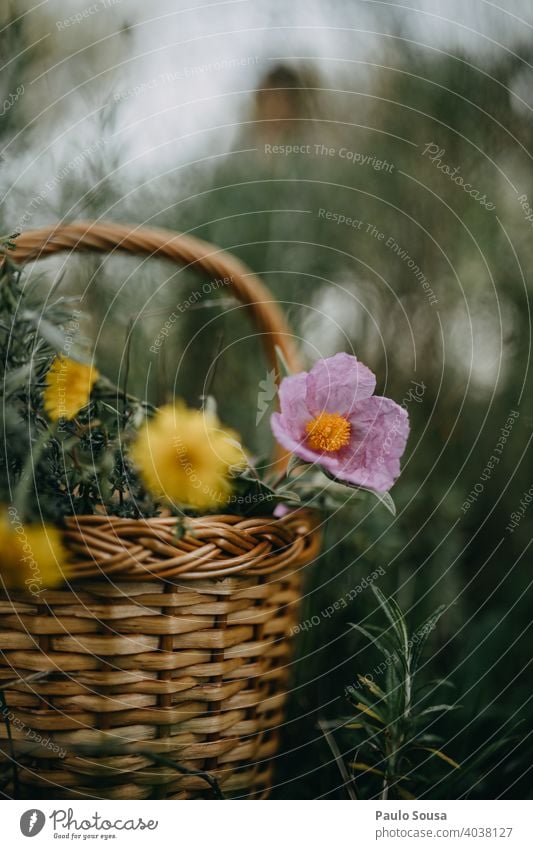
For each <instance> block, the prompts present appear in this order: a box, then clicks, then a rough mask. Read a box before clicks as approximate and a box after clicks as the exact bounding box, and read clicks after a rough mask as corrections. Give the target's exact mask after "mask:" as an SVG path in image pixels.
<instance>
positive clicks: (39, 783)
mask: <svg viewBox="0 0 533 849" xmlns="http://www.w3.org/2000/svg"><path fill="white" fill-rule="evenodd" d="M13 248H15V249H14V250H13ZM67 249H92V250H97V251H110V250H114V249H118V250H128V251H130V252H134V253H144V254H147V255H153V254H157V255H159V256H161V257H167V258H169V259H171V260H174V261H176V262H181V263H185V264H187V265H191V266H192V267H193V268H194V270H196V271H198V272H199V273H202V274H204V275H205V274H208V275H211V276H213V275H214V274H220V275H222V276H225V277H228V279H230V280H231V283H232V287H233V291H234V293H235V295H236V296H237V297H238V298H239V299H240V300H241V301H242V302H243V303H244V304H245V306H246V307H247V309H248V311H249V313H250V315H251V317H252V319H253V320H254V321H255V323H256V326H257V328H258V330H259V334H260V335H259V338H260V339H261V340H262V342H263V344H264V346H265V348H266V353H267V356H269V358H270V361H271V363H272V364H273V365H274V366H275V368H276V373H277V374H278V376H279V378H280V385H279V412H275V413H273V414H272V420H271V421H272V431H273V434H274V437H275V439H276V442H277V444H278V454H277V456H276V458H275V460H274V461H272V462H271V463H268V462H266V461H265V460H260V461H255V462H254V460H253V459H252V458H251V457H250V456H249V455H248V453H247V451H246V449H245V447H243V444H242V443H241V440H240V437H239V436H238V434H237V433H236V432H235V431H234V430H232V429H231V428H227V427H225V426H224V425H222V424H221V422H220V421H219V419H218V416H217V411H216V404H215V401H214V400H213V399H212V398H204V399H203V401H202V404H201V405H199V406H198V408H197V409H188V408H187V407H186V406H185V405H184V404H183V403H181V402H180V401H178V400H177V401H175V402H174V403H171V404H167V405H165V406H163V407H160V408H155V407H153V406H152V405H150V404H149V403H147V402H145V401H142V400H139V399H137V398H135V397H133V396H132V395H130V394H129V393H128V392H127V389H126V388H125V387H122V388H119V387H117V386H114V385H113V384H112V383H111V382H110V381H109V380H108V379H107V377H106V376H105V374H104V370H103V368H102V367H101V366H100V364H95V363H94V362H93V359H92V356H91V348H90V345H89V343H88V342H87V341H86V340H83V337H82V335H81V328H82V326H83V315H82V311H81V304H80V302H79V301H76V300H74V299H68V298H62V297H57V296H56V295H54V294H52V296H49V297H48V298H47V300H46V302H45V303H42V301H41V300H39V298H38V297H37V296H36V295H35V292H34V291H33V289H32V287H31V286H29V284H28V282H27V280H26V279H25V278H24V276H23V274H22V272H21V268H20V266H21V265H22V264H23V263H24V262H26V261H28V260H30V259H35V258H39V257H41V256H43V255H46V254H49V253H53V252H55V251H64V250H67ZM0 275H1V279H0V334H1V335H0V350H1V354H2V362H3V367H4V379H3V383H2V394H3V403H2V415H3V428H2V433H3V439H4V446H3V451H2V464H3V469H2V475H1V479H0V489H1V493H0V497H1V501H2V504H3V507H2V508H1V515H0V545H1V563H0V576H1V594H0V651H1V655H0V695H1V700H0V701H1V710H2V723H1V725H0V728H1V731H0V736H1V741H0V781H1V782H2V792H3V793H5V794H6V795H8V796H15V797H21V798H23V797H29V798H35V797H39V796H41V797H44V798H46V797H53V798H119V799H133V798H175V799H189V798H202V797H212V796H213V795H214V796H215V797H219V798H220V797H224V796H227V795H232V796H235V795H240V796H249V797H256V798H257V797H264V796H266V795H267V794H268V791H269V787H270V784H271V773H272V758H273V755H274V754H275V752H276V749H277V745H278V740H277V729H278V728H279V726H280V725H281V724H282V722H283V708H284V702H285V696H286V691H287V684H288V672H289V662H290V656H291V638H290V632H291V627H292V625H293V624H294V622H295V621H296V618H297V608H298V600H299V594H300V577H301V572H302V567H303V566H305V565H307V564H308V563H309V562H310V561H312V560H313V559H314V558H315V557H316V556H317V554H318V552H319V525H320V511H321V510H324V509H329V508H331V507H332V506H333V507H336V506H338V505H339V504H341V503H342V502H343V501H345V500H346V492H347V489H346V488H347V487H350V488H352V489H353V488H355V489H358V490H359V491H360V492H361V494H362V495H364V494H365V493H366V492H368V491H371V492H373V493H375V494H376V495H377V496H378V497H379V498H381V499H382V500H384V501H385V502H386V503H388V504H389V506H391V505H392V501H391V500H390V496H388V491H389V489H390V487H391V486H392V484H393V483H394V480H395V479H396V477H397V476H398V474H399V470H400V469H399V462H400V458H401V455H402V453H403V451H404V448H405V443H406V439H407V434H408V421H407V414H406V412H405V410H404V409H403V408H402V407H400V406H398V405H397V404H395V403H394V402H393V401H391V400H389V399H387V398H382V397H378V396H376V395H374V389H375V383H376V381H375V378H374V375H373V374H372V372H371V371H370V370H369V369H368V368H366V367H365V366H364V365H362V364H361V363H360V362H358V360H357V359H356V358H355V357H354V356H352V355H350V354H344V353H339V354H337V355H335V356H333V357H331V358H329V359H324V360H319V361H318V362H316V363H315V364H314V365H313V366H312V368H311V369H310V371H309V372H304V371H301V370H298V359H297V355H296V354H295V352H294V350H293V348H292V344H291V337H290V333H289V332H288V329H287V328H286V325H285V323H284V320H283V316H282V315H281V313H280V311H279V309H278V307H277V306H276V305H275V304H274V303H273V302H272V300H271V298H270V296H269V294H268V292H267V291H266V290H265V289H264V287H263V286H262V284H260V283H259V281H257V280H256V278H254V277H253V275H252V274H251V273H250V272H249V271H248V270H247V269H246V268H245V267H244V266H242V265H241V264H240V263H239V262H238V261H237V260H236V259H235V258H233V257H229V256H228V255H227V254H224V253H223V252H220V251H217V250H216V249H215V248H213V247H211V246H209V245H206V244H205V243H202V242H198V241H197V240H194V239H191V238H190V237H184V236H177V235H175V234H172V233H168V232H166V231H150V230H138V231H135V230H130V229H129V228H126V227H120V226H117V225H104V224H101V223H100V224H91V223H80V224H73V225H68V226H64V227H59V228H56V229H52V230H44V231H35V232H33V233H27V234H25V235H24V236H23V237H21V238H20V239H19V240H17V243H16V246H13V245H12V244H7V245H5V246H4V250H3V257H2V264H1V269H0Z"/></svg>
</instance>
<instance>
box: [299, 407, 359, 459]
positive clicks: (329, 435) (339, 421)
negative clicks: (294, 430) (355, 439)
mask: <svg viewBox="0 0 533 849" xmlns="http://www.w3.org/2000/svg"><path fill="white" fill-rule="evenodd" d="M305 430H306V432H307V444H308V445H309V447H310V448H312V449H313V451H339V450H340V449H341V448H344V446H345V445H348V443H349V441H350V433H351V430H352V427H351V425H350V422H349V421H347V420H346V419H345V418H344V416H341V415H340V414H339V413H320V415H319V416H317V417H316V418H314V419H312V420H311V421H310V422H308V423H307V425H306V426H305Z"/></svg>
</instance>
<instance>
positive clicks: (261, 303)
mask: <svg viewBox="0 0 533 849" xmlns="http://www.w3.org/2000/svg"><path fill="white" fill-rule="evenodd" d="M15 243H16V250H15V251H13V252H12V253H11V254H10V256H11V258H12V259H13V261H14V262H16V263H18V264H23V263H26V262H30V261H31V260H35V259H42V258H44V257H46V256H50V255H51V254H55V253H61V252H64V251H96V252H97V253H113V252H114V251H125V252H126V253H130V254H134V255H140V256H149V257H157V258H163V259H169V260H172V261H173V262H176V263H178V264H179V265H183V266H185V267H187V268H189V267H190V268H192V269H193V271H197V272H198V273H199V274H200V273H206V274H208V275H209V276H210V277H225V278H228V279H229V280H230V281H231V283H230V286H231V288H232V290H233V292H234V294H235V296H236V297H237V299H238V300H239V301H240V302H241V303H242V304H244V306H245V307H246V308H247V311H248V313H249V314H250V316H251V319H252V321H253V323H254V325H255V327H256V329H257V330H258V332H259V334H260V336H261V343H262V345H263V348H264V350H265V353H266V356H267V358H268V362H269V365H270V367H271V368H274V369H275V370H276V371H277V358H276V346H279V348H280V349H281V350H282V352H283V355H284V357H285V359H286V361H287V364H288V366H289V368H290V369H291V371H300V370H301V364H300V360H299V356H298V353H297V350H296V346H295V345H294V340H293V338H292V335H291V331H290V328H289V326H288V324H287V322H286V320H285V317H284V315H283V313H282V311H281V309H280V307H279V305H278V304H277V302H276V301H275V300H273V297H272V295H271V294H270V292H269V290H268V289H267V287H266V286H265V285H264V284H263V283H261V281H260V280H259V279H258V277H256V276H255V274H254V273H253V272H252V271H250V269H249V268H248V267H247V266H246V265H244V263H242V262H241V261H240V260H239V259H237V258H236V257H235V256H233V255H232V254H230V253H227V252H226V251H224V250H223V249H222V248H217V247H215V246H214V245H211V244H210V243H209V242H204V241H201V240H200V239H196V238H195V237H194V236H188V235H183V234H181V233H175V232H173V231H172V230H163V229H152V228H147V227H141V226H137V225H131V226H129V225H126V224H114V223H112V222H109V221H76V222H73V223H72V224H58V225H55V226H52V227H42V228H40V229H39V230H28V231H27V232H25V233H22V234H21V235H20V236H17V238H16V242H15Z"/></svg>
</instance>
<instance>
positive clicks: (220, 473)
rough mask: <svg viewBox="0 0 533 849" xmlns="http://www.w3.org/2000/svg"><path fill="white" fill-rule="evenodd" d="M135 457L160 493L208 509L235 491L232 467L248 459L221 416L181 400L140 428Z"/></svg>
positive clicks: (150, 484) (151, 486)
mask: <svg viewBox="0 0 533 849" xmlns="http://www.w3.org/2000/svg"><path fill="white" fill-rule="evenodd" d="M131 456H132V459H133V461H134V463H135V464H136V466H137V467H138V468H139V471H140V473H141V477H142V479H143V481H144V484H145V486H146V487H147V489H149V490H150V492H151V493H152V494H153V495H155V496H156V497H158V498H161V497H162V498H164V499H166V500H167V501H170V502H173V503H178V504H183V505H188V506H190V507H195V508H196V509H198V510H208V509H210V508H212V507H216V506H217V505H220V504H225V503H226V502H227V501H228V499H229V496H230V494H231V483H230V480H229V474H230V470H231V467H238V468H244V467H245V466H246V459H245V457H244V453H243V450H242V448H241V446H240V444H239V442H238V437H237V435H236V434H235V433H234V432H233V431H230V430H224V429H223V428H222V427H221V425H220V423H219V421H218V418H217V417H216V415H214V414H213V413H209V412H201V411H199V410H189V409H187V408H186V407H185V406H184V405H182V404H175V405H173V404H169V405H167V406H165V407H161V409H160V410H158V412H157V413H156V415H155V416H154V418H153V419H150V420H149V421H148V422H146V424H145V425H144V426H143V428H142V429H141V430H140V432H139V435H138V437H137V440H136V442H135V443H134V445H133V446H132V450H131Z"/></svg>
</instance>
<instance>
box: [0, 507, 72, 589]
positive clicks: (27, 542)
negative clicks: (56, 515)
mask: <svg viewBox="0 0 533 849" xmlns="http://www.w3.org/2000/svg"><path fill="white" fill-rule="evenodd" d="M0 551H1V552H2V556H1V559H0V576H1V578H2V581H3V583H4V586H6V587H8V588H9V589H27V590H29V592H31V593H32V594H33V595H35V596H38V595H39V593H40V592H41V591H42V590H44V589H47V588H49V587H54V586H56V585H57V584H60V583H61V582H62V581H63V580H64V578H65V577H66V574H67V565H66V563H67V552H66V549H65V547H64V545H63V542H62V540H61V534H60V533H59V531H58V530H57V528H54V527H50V526H49V525H26V524H24V523H22V522H21V521H20V519H19V518H18V514H17V511H16V510H15V508H14V507H10V508H9V510H8V511H6V510H5V508H4V509H3V510H2V512H1V513H0ZM1 583H2V582H1V581H0V586H1Z"/></svg>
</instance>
